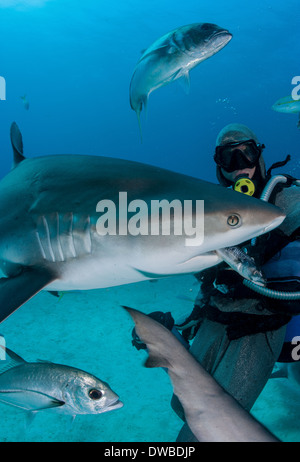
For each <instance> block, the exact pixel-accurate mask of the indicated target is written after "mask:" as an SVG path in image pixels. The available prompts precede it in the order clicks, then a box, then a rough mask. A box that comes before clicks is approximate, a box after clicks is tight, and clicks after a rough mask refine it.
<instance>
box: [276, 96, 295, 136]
mask: <svg viewBox="0 0 300 462" xmlns="http://www.w3.org/2000/svg"><path fill="white" fill-rule="evenodd" d="M272 109H273V111H276V112H283V113H285V114H299V120H298V123H297V128H299V129H300V99H298V100H295V99H293V98H292V96H291V95H290V96H285V97H284V98H280V99H279V100H278V101H276V103H274V104H273V106H272Z"/></svg>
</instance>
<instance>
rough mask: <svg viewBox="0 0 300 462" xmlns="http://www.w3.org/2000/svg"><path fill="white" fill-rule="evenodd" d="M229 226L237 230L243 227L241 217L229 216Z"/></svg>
mask: <svg viewBox="0 0 300 462" xmlns="http://www.w3.org/2000/svg"><path fill="white" fill-rule="evenodd" d="M227 224H228V225H229V226H230V227H231V228H237V227H238V226H240V225H241V217H240V216H239V215H237V214H236V213H234V214H232V215H229V217H228V218H227Z"/></svg>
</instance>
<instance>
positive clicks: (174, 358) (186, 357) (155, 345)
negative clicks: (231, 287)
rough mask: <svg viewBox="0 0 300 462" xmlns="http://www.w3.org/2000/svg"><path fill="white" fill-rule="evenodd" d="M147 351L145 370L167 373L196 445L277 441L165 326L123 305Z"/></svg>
mask: <svg viewBox="0 0 300 462" xmlns="http://www.w3.org/2000/svg"><path fill="white" fill-rule="evenodd" d="M123 308H124V309H125V310H126V311H127V312H128V313H129V314H130V316H131V317H132V319H133V321H134V323H135V329H136V333H137V335H138V336H139V338H140V339H141V341H142V342H143V343H145V344H146V347H147V350H148V358H147V360H146V362H145V366H146V367H149V368H151V367H162V368H165V369H166V370H167V372H168V375H169V377H170V380H171V382H172V385H173V389H174V393H175V395H176V396H177V397H178V399H179V400H180V402H181V404H182V406H183V409H184V415H185V419H186V422H187V424H188V426H189V428H190V429H191V430H192V432H193V434H194V436H195V438H196V439H197V440H198V441H199V442H278V441H279V440H278V439H277V437H276V436H274V435H273V434H272V433H271V432H270V431H269V430H268V429H267V428H265V427H264V426H263V425H262V424H261V423H260V422H259V421H258V420H256V419H255V418H254V417H253V416H252V415H251V414H249V413H248V412H247V411H246V410H245V409H243V407H242V406H241V405H240V404H239V403H238V402H237V401H236V400H235V399H234V397H233V396H231V395H230V394H228V393H227V392H226V391H225V390H224V389H223V388H222V387H221V386H220V385H219V384H218V383H217V381H216V380H215V379H214V378H213V377H212V376H211V375H210V374H209V373H208V372H207V371H206V370H205V369H204V368H203V367H202V366H201V364H200V363H199V362H198V361H197V360H196V359H195V358H194V357H193V356H192V355H191V353H190V352H189V351H188V350H187V349H186V348H185V347H184V346H183V345H182V343H181V342H180V341H179V340H178V339H177V338H176V337H175V335H173V334H172V332H170V331H169V330H168V329H167V328H166V327H164V326H163V325H161V324H160V323H159V322H157V321H155V320H154V319H152V318H151V317H149V316H147V315H146V314H144V313H142V312H141V311H138V310H135V309H133V308H129V307H126V306H123Z"/></svg>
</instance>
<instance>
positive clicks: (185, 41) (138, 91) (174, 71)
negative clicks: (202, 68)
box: [130, 23, 232, 128]
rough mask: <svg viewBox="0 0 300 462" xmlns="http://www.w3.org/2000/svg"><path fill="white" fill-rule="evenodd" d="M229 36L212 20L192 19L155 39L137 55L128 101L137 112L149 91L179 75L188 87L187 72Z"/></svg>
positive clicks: (138, 115) (145, 102)
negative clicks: (202, 21)
mask: <svg viewBox="0 0 300 462" xmlns="http://www.w3.org/2000/svg"><path fill="white" fill-rule="evenodd" d="M231 38H232V35H231V34H230V32H228V30H226V29H222V28H221V27H219V26H217V25H215V24H209V23H195V24H189V25H187V26H182V27H178V28H177V29H175V30H173V31H171V32H169V33H167V34H166V35H164V36H163V37H160V38H159V39H158V40H156V41H155V42H154V43H153V44H152V45H151V46H150V47H149V48H147V49H146V50H145V51H144V53H143V54H142V56H141V58H140V59H139V61H138V63H137V65H136V67H135V69H134V73H133V76H132V78H131V82H130V105H131V108H132V109H133V110H134V111H135V112H136V114H137V118H138V122H139V126H140V128H141V125H140V113H141V110H142V108H143V106H145V107H146V106H147V101H148V97H149V94H150V93H151V92H152V91H153V90H156V89H157V88H159V87H162V86H164V85H167V84H168V83H170V82H173V81H174V80H177V79H181V80H182V81H183V82H184V85H185V87H186V89H187V90H188V89H189V72H190V70H191V69H193V67H195V66H197V64H199V63H201V62H202V61H204V60H205V59H207V58H210V57H211V56H213V55H214V54H216V53H217V52H218V51H219V50H221V49H222V48H223V47H224V46H225V45H226V44H227V43H228V42H229V41H230V40H231Z"/></svg>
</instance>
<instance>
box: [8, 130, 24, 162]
mask: <svg viewBox="0 0 300 462" xmlns="http://www.w3.org/2000/svg"><path fill="white" fill-rule="evenodd" d="M10 141H11V144H12V148H13V152H14V167H16V166H17V165H18V164H19V163H20V162H22V160H24V159H25V157H24V155H23V140H22V134H21V132H20V130H19V127H18V125H17V124H16V122H13V123H12V124H11V127H10Z"/></svg>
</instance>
